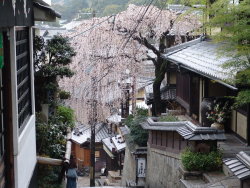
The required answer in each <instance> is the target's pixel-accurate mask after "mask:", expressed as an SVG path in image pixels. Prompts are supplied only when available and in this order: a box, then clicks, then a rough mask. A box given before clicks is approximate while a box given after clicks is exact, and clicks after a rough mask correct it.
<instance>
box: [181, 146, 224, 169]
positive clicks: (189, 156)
mask: <svg viewBox="0 0 250 188" xmlns="http://www.w3.org/2000/svg"><path fill="white" fill-rule="evenodd" d="M181 162H182V164H183V166H184V168H185V169H186V170H188V171H215V170H220V169H221V168H222V153H221V152H220V151H211V152H210V153H200V152H192V151H190V149H187V150H186V151H184V152H183V153H182V154H181Z"/></svg>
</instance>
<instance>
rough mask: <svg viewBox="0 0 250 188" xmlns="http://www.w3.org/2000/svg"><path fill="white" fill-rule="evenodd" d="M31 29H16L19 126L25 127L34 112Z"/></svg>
mask: <svg viewBox="0 0 250 188" xmlns="http://www.w3.org/2000/svg"><path fill="white" fill-rule="evenodd" d="M29 50H30V48H29V29H28V28H18V29H17V30H16V67H17V70H16V71H17V99H18V127H19V128H20V129H23V128H24V126H25V124H26V122H27V120H28V119H29V117H30V115H31V114H32V107H31V106H32V104H31V78H30V53H29Z"/></svg>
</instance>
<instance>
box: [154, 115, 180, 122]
mask: <svg viewBox="0 0 250 188" xmlns="http://www.w3.org/2000/svg"><path fill="white" fill-rule="evenodd" d="M159 121H168V122H170V121H179V120H178V118H177V117H176V116H172V115H167V116H161V117H160V118H159Z"/></svg>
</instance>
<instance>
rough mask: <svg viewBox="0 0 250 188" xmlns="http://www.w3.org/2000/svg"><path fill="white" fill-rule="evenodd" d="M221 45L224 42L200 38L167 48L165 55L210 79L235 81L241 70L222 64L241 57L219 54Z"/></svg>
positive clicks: (170, 59)
mask: <svg viewBox="0 0 250 188" xmlns="http://www.w3.org/2000/svg"><path fill="white" fill-rule="evenodd" d="M221 47H222V44H218V43H213V42H211V41H208V40H203V38H199V39H195V40H193V41H190V42H187V43H183V44H181V45H178V46H174V47H172V48H169V49H167V52H166V54H165V55H164V57H165V58H166V59H167V60H169V61H171V62H173V63H175V64H177V65H178V66H180V67H183V68H185V69H188V70H191V71H194V72H196V73H198V74H201V75H203V76H205V77H208V78H210V79H213V80H217V81H222V82H223V83H224V82H225V81H227V82H230V83H233V82H232V81H233V80H234V77H235V75H236V73H237V71H239V70H235V69H225V68H223V67H222V65H223V64H224V63H226V62H229V61H237V60H239V59H233V57H232V55H226V54H219V53H218V52H220V51H221Z"/></svg>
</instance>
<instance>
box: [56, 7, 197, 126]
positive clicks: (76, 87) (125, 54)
mask: <svg viewBox="0 0 250 188" xmlns="http://www.w3.org/2000/svg"><path fill="white" fill-rule="evenodd" d="M193 17H194V16H192V17H191V16H183V17H182V18H180V16H178V15H177V14H176V13H174V12H170V11H168V10H160V9H158V8H156V7H154V6H148V7H141V6H135V5H130V6H129V7H128V9H127V10H126V11H124V12H121V13H119V14H117V15H116V16H115V17H110V18H108V17H103V18H93V19H90V20H85V21H84V22H83V23H82V24H81V25H80V26H78V27H77V28H75V30H76V32H74V33H69V34H67V36H68V37H70V38H72V40H71V44H72V46H73V47H74V49H75V51H76V52H77V55H76V56H75V57H74V58H73V61H72V64H71V65H70V68H71V69H72V70H73V71H74V72H75V75H74V76H73V77H71V78H65V79H63V80H61V82H60V86H61V87H62V88H63V89H64V90H67V91H70V92H71V99H69V100H67V101H66V103H67V104H68V105H70V106H71V107H72V108H73V109H74V110H75V112H76V116H77V119H78V120H79V121H81V122H84V123H87V122H88V118H87V117H89V116H90V114H88V113H89V112H91V110H90V108H91V106H90V105H88V104H89V102H90V100H91V99H92V98H91V97H92V96H91V95H92V90H93V84H91V78H95V79H96V81H97V86H96V87H97V101H98V107H97V117H98V120H99V121H104V120H105V119H106V118H107V117H108V116H109V115H110V114H111V113H112V111H113V110H114V109H119V108H120V103H121V102H122V101H123V100H124V99H123V97H124V95H123V94H122V93H123V91H122V85H123V84H126V83H127V82H128V81H129V82H130V83H132V84H133V86H134V87H136V79H138V78H139V77H140V76H143V69H144V62H145V60H147V61H152V62H153V63H154V66H155V76H156V79H155V83H154V86H155V87H154V93H155V92H156V91H158V92H160V88H159V86H160V83H161V81H162V79H163V78H162V76H163V75H164V73H165V72H164V71H162V72H164V73H162V72H161V70H162V69H163V68H164V66H165V63H164V60H163V59H162V58H161V54H162V53H163V51H164V49H165V48H166V47H168V46H169V44H167V42H168V41H166V40H163V39H165V38H166V36H171V35H174V36H175V37H173V38H174V39H173V41H172V43H171V44H178V43H180V42H182V40H183V39H181V36H182V35H184V34H185V35H186V34H187V32H190V31H192V30H194V29H195V28H197V27H198V26H199V22H198V21H197V19H196V18H193ZM105 20H107V21H105ZM99 23H102V24H99ZM88 28H92V29H91V30H88V31H86V32H84V31H85V30H87V29H88ZM184 40H186V39H184ZM148 50H151V51H152V52H153V53H154V54H155V55H156V58H153V57H150V56H148V55H147V51H148ZM159 75H160V76H159ZM131 79H132V81H131ZM133 80H134V81H133ZM135 90H136V88H135ZM134 95H135V94H134ZM133 97H134V96H132V98H133ZM155 99H157V100H158V99H159V95H158V94H157V93H156V95H155ZM157 105H158V106H159V103H158V102H156V106H157ZM91 113H92V112H91Z"/></svg>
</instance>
